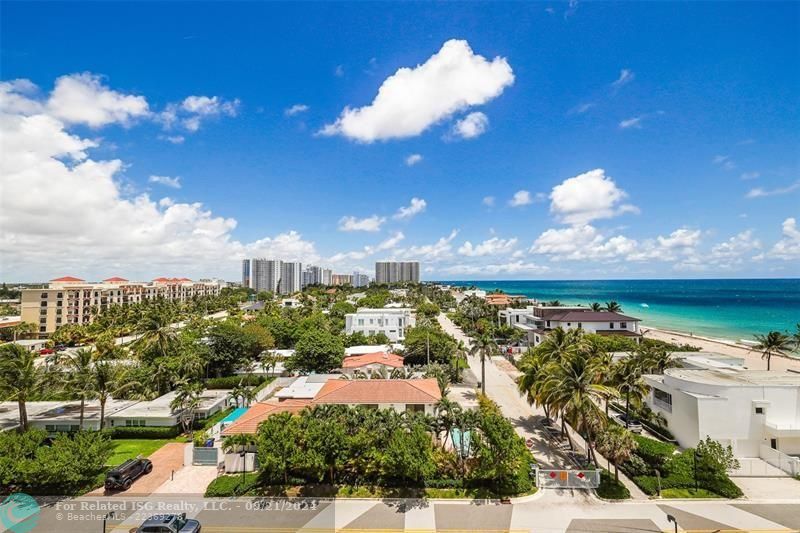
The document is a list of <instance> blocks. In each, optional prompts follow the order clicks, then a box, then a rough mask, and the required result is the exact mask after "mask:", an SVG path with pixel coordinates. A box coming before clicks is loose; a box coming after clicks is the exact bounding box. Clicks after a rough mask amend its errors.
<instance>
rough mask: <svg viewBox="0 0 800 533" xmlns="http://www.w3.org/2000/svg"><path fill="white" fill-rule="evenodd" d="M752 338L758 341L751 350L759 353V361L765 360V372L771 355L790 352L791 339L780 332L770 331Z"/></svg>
mask: <svg viewBox="0 0 800 533" xmlns="http://www.w3.org/2000/svg"><path fill="white" fill-rule="evenodd" d="M753 336H754V337H755V339H756V341H758V344H756V345H755V346H754V347H753V349H754V350H758V351H759V352H761V359H766V360H767V370H769V366H770V360H771V359H772V356H773V355H783V354H785V353H786V352H789V351H791V350H792V343H793V341H792V339H791V338H790V337H789V336H788V335H786V334H784V333H781V332H780V331H770V332H769V333H767V334H766V335H753Z"/></svg>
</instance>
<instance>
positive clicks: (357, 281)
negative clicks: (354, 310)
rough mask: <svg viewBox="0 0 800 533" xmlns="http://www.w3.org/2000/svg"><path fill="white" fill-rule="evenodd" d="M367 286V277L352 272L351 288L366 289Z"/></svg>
mask: <svg viewBox="0 0 800 533" xmlns="http://www.w3.org/2000/svg"><path fill="white" fill-rule="evenodd" d="M368 285H369V276H368V275H366V274H361V273H360V272H357V271H356V272H353V287H356V288H359V287H366V286H368Z"/></svg>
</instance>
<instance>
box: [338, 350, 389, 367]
mask: <svg viewBox="0 0 800 533" xmlns="http://www.w3.org/2000/svg"><path fill="white" fill-rule="evenodd" d="M374 364H380V365H385V366H390V367H392V368H402V367H403V358H402V357H401V356H399V355H397V354H395V353H386V352H375V353H365V354H361V355H350V356H348V357H345V358H344V361H343V362H342V368H361V367H362V366H367V365H374Z"/></svg>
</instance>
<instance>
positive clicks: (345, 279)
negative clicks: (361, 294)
mask: <svg viewBox="0 0 800 533" xmlns="http://www.w3.org/2000/svg"><path fill="white" fill-rule="evenodd" d="M352 284H353V276H351V275H350V274H334V275H333V276H332V277H331V285H352Z"/></svg>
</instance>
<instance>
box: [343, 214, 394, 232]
mask: <svg viewBox="0 0 800 533" xmlns="http://www.w3.org/2000/svg"><path fill="white" fill-rule="evenodd" d="M384 222H386V217H381V216H378V215H372V216H371V217H366V218H356V217H354V216H345V217H342V218H340V219H339V231H380V229H381V226H383V223H384Z"/></svg>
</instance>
